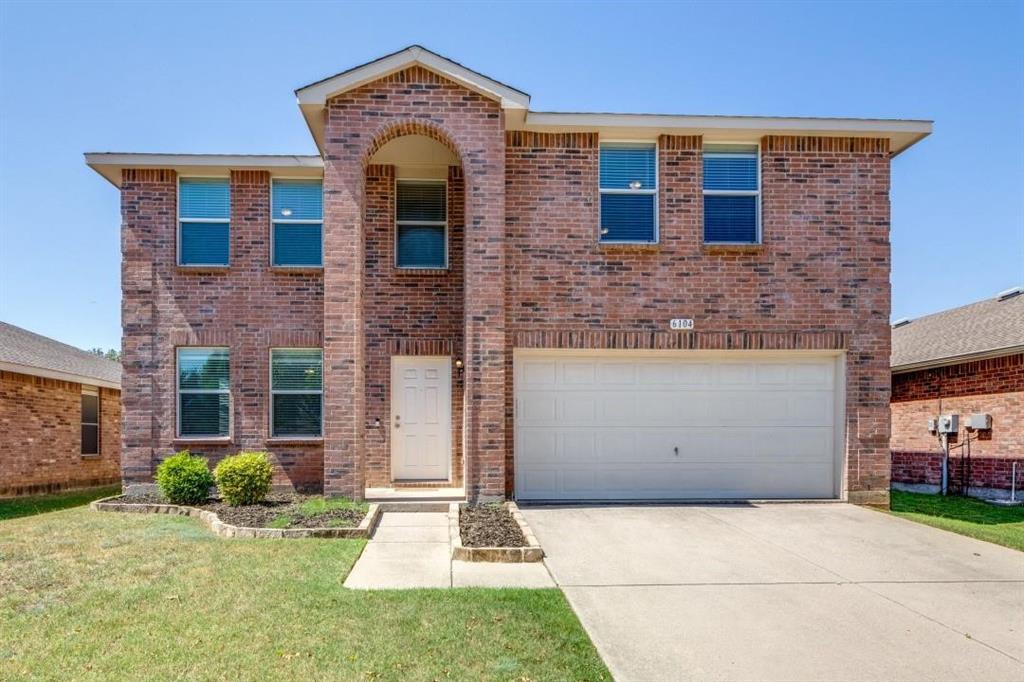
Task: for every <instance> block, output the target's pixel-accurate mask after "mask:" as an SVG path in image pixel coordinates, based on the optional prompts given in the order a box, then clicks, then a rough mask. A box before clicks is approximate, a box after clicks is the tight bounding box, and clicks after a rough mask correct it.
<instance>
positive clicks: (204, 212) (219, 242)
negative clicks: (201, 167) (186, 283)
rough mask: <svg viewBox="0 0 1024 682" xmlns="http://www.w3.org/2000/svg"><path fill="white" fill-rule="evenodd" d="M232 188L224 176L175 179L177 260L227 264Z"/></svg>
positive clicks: (208, 264) (192, 263) (188, 262)
mask: <svg viewBox="0 0 1024 682" xmlns="http://www.w3.org/2000/svg"><path fill="white" fill-rule="evenodd" d="M230 222H231V189H230V186H229V183H228V180H227V178H181V180H180V181H179V182H178V264H179V265H203V266H224V265H227V264H228V251H229V248H228V244H229V240H230Z"/></svg>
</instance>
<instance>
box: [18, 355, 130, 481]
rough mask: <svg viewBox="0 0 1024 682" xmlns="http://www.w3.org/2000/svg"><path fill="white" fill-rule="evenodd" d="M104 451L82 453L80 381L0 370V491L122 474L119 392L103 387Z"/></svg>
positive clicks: (116, 478)
mask: <svg viewBox="0 0 1024 682" xmlns="http://www.w3.org/2000/svg"><path fill="white" fill-rule="evenodd" d="M99 391H100V453H99V455H89V456H85V457H83V456H82V421H81V415H82V385H81V384H76V383H72V382H68V381H57V380H55V379H44V378H42V377H35V376H28V375H25V374H16V373H13V372H0V496H4V497H6V496H13V495H28V494H33V493H44V492H55V491H58V490H66V489H72V488H85V487H89V486H98V485H106V484H110V483H117V482H118V481H120V480H121V466H120V454H121V399H120V393H119V392H118V391H116V390H113V389H109V388H100V389H99Z"/></svg>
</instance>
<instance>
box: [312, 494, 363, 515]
mask: <svg viewBox="0 0 1024 682" xmlns="http://www.w3.org/2000/svg"><path fill="white" fill-rule="evenodd" d="M369 508H370V505H368V504H366V503H365V502H354V501H352V500H350V499H348V498H347V497H330V498H324V497H312V498H310V499H308V500H306V501H305V502H303V503H302V506H301V507H299V511H300V512H301V513H302V514H303V515H305V516H316V515H318V514H324V513H326V512H329V511H334V510H335V509H353V510H355V511H358V512H361V513H363V514H365V513H366V512H367V510H368V509H369Z"/></svg>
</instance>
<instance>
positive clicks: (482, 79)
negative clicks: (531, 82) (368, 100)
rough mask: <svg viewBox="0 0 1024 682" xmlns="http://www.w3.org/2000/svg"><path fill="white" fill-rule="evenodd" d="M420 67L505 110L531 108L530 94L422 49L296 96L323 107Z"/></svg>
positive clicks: (329, 80)
mask: <svg viewBox="0 0 1024 682" xmlns="http://www.w3.org/2000/svg"><path fill="white" fill-rule="evenodd" d="M417 64H419V65H421V66H424V67H426V68H427V69H430V70H431V71H434V72H436V73H438V74H440V75H442V76H444V77H445V78H448V79H450V80H452V81H454V82H456V83H459V84H460V85H463V86H465V87H467V88H469V89H470V90H473V91H475V92H479V93H480V94H482V95H486V96H488V97H491V98H492V99H495V100H498V102H500V103H501V106H502V108H505V109H526V108H528V107H529V106H530V96H529V95H527V94H525V93H523V92H520V91H518V90H516V89H514V88H510V87H509V86H507V85H504V84H503V83H499V82H498V81H496V80H492V79H490V78H488V77H487V76H484V75H482V74H479V73H477V72H475V71H472V70H470V69H467V68H466V67H464V66H462V65H461V64H458V63H456V62H453V61H451V60H450V59H445V58H444V57H442V56H441V55H439V54H435V53H433V52H431V51H430V50H427V49H424V48H422V47H419V46H413V47H409V48H406V49H404V50H402V51H401V52H396V53H395V54H392V55H388V56H387V57H383V58H381V59H378V60H376V61H373V62H370V63H369V64H364V65H363V66H357V67H356V68H354V69H351V70H349V71H345V72H343V73H339V74H338V75H337V76H332V77H331V78H327V79H325V80H322V81H320V82H318V83H313V84H312V85H307V86H306V87H304V88H299V89H298V90H296V91H295V96H296V97H297V98H298V102H299V106H300V107H303V106H304V105H311V104H312V105H321V106H322V105H323V104H325V103H326V102H327V100H328V99H330V98H331V97H333V96H334V95H337V94H339V93H342V92H345V91H347V90H352V89H353V88H358V87H359V86H360V85H364V84H366V83H369V82H371V81H375V80H377V79H379V78H383V77H384V76H388V75H390V74H392V73H395V72H396V71H401V70H402V69H406V68H408V67H410V66H414V65H417Z"/></svg>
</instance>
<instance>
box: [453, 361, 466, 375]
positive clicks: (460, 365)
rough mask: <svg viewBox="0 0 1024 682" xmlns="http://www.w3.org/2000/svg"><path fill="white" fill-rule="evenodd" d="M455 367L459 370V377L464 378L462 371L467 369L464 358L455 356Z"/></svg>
mask: <svg viewBox="0 0 1024 682" xmlns="http://www.w3.org/2000/svg"><path fill="white" fill-rule="evenodd" d="M455 369H457V370H459V378H460V379H461V378H462V372H463V370H465V369H466V368H465V366H464V365H463V364H462V358H455Z"/></svg>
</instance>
